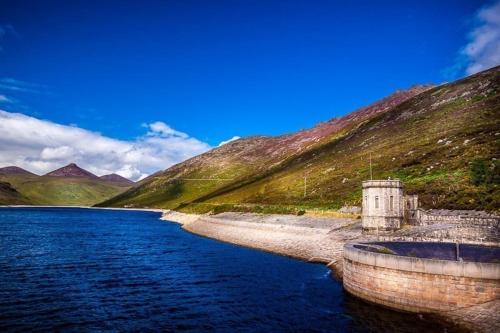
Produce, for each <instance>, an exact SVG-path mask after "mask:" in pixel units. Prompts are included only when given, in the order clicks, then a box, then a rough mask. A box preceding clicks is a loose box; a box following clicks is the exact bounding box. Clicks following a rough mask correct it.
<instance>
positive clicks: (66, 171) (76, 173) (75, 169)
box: [45, 163, 99, 179]
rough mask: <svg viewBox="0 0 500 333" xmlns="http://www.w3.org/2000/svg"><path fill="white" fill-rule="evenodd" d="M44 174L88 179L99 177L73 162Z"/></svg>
mask: <svg viewBox="0 0 500 333" xmlns="http://www.w3.org/2000/svg"><path fill="white" fill-rule="evenodd" d="M45 176H52V177H82V178H90V179H99V177H97V176H96V175H94V174H93V173H91V172H89V171H87V170H85V169H82V168H80V167H79V166H78V165H76V164H75V163H70V164H68V165H66V166H64V167H62V168H59V169H57V170H54V171H52V172H49V173H47V174H46V175H45Z"/></svg>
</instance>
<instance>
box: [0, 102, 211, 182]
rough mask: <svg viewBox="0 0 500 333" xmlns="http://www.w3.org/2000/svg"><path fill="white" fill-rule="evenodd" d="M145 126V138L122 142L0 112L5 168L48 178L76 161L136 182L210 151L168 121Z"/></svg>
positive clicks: (0, 154) (0, 145)
mask: <svg viewBox="0 0 500 333" xmlns="http://www.w3.org/2000/svg"><path fill="white" fill-rule="evenodd" d="M146 126H147V127H148V129H149V131H148V132H147V134H146V135H144V136H141V137H139V138H137V139H135V140H133V141H123V140H117V139H113V138H109V137H106V136H103V135H101V134H99V133H96V132H92V131H88V130H85V129H82V128H78V127H75V126H67V125H60V124H56V123H53V122H50V121H46V120H41V119H37V118H34V117H30V116H27V115H24V114H20V113H11V112H6V111H2V110H0V166H7V165H17V166H20V167H22V168H25V169H27V170H30V171H32V172H35V173H38V174H43V173H46V172H49V171H51V170H54V169H56V168H58V167H61V166H63V165H65V164H68V163H71V162H75V163H77V164H78V165H80V166H81V167H83V168H85V169H87V170H89V171H90V172H93V173H95V174H97V175H104V174H108V173H113V172H115V173H118V174H119V175H122V176H124V177H127V178H130V179H134V180H137V179H142V178H144V177H146V176H147V175H149V174H151V173H153V172H156V171H158V170H162V169H165V168H167V167H169V166H171V165H173V164H175V163H178V162H181V161H183V160H185V159H188V158H190V157H192V156H195V155H198V154H201V153H203V152H205V151H207V150H209V149H210V148H211V147H210V146H209V145H208V144H206V143H204V142H202V141H199V140H197V139H196V138H192V137H190V136H189V135H187V134H186V133H182V132H179V131H176V130H175V129H172V128H171V127H170V126H168V125H167V124H165V123H162V122H155V123H152V124H147V125H146Z"/></svg>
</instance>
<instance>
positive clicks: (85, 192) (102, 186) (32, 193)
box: [0, 175, 130, 206]
mask: <svg viewBox="0 0 500 333" xmlns="http://www.w3.org/2000/svg"><path fill="white" fill-rule="evenodd" d="M0 181H4V182H8V183H10V184H11V185H12V187H13V188H15V190H16V192H18V193H19V194H20V195H22V198H23V199H22V200H7V198H4V197H3V196H0V204H32V205H82V206H87V205H93V204H96V203H98V202H101V201H103V200H106V199H108V198H110V197H113V196H115V195H117V194H119V193H121V192H123V191H125V190H126V189H128V188H129V187H130V186H127V185H123V184H120V183H114V182H107V181H103V180H99V179H97V180H95V179H88V178H78V177H74V178H72V177H51V176H36V175H0Z"/></svg>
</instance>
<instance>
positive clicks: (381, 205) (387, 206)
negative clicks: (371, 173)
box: [362, 179, 416, 233]
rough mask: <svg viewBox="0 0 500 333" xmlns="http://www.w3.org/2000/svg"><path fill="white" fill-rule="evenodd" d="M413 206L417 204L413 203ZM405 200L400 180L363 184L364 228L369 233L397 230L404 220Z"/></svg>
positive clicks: (375, 181)
mask: <svg viewBox="0 0 500 333" xmlns="http://www.w3.org/2000/svg"><path fill="white" fill-rule="evenodd" d="M411 204H412V205H413V204H415V205H416V203H413V202H411ZM404 212H405V200H404V195H403V184H402V183H401V181H400V180H390V179H389V180H367V181H364V182H363V215H362V227H363V231H364V232H367V233H385V232H390V231H394V230H397V229H399V228H400V227H401V224H402V223H403V219H404Z"/></svg>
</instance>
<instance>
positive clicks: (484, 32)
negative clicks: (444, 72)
mask: <svg viewBox="0 0 500 333" xmlns="http://www.w3.org/2000/svg"><path fill="white" fill-rule="evenodd" d="M476 21H477V24H476V27H475V28H474V30H473V31H472V32H471V33H470V34H469V39H470V40H469V43H468V44H467V45H466V46H465V47H464V49H463V50H462V54H463V55H464V56H465V57H466V61H467V68H466V70H465V71H466V73H467V74H468V75H470V74H474V73H477V72H480V71H483V70H486V69H488V68H491V67H494V66H497V65H500V1H497V2H496V3H493V4H492V5H490V6H488V7H484V8H482V9H481V10H479V11H478V13H477V15H476Z"/></svg>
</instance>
